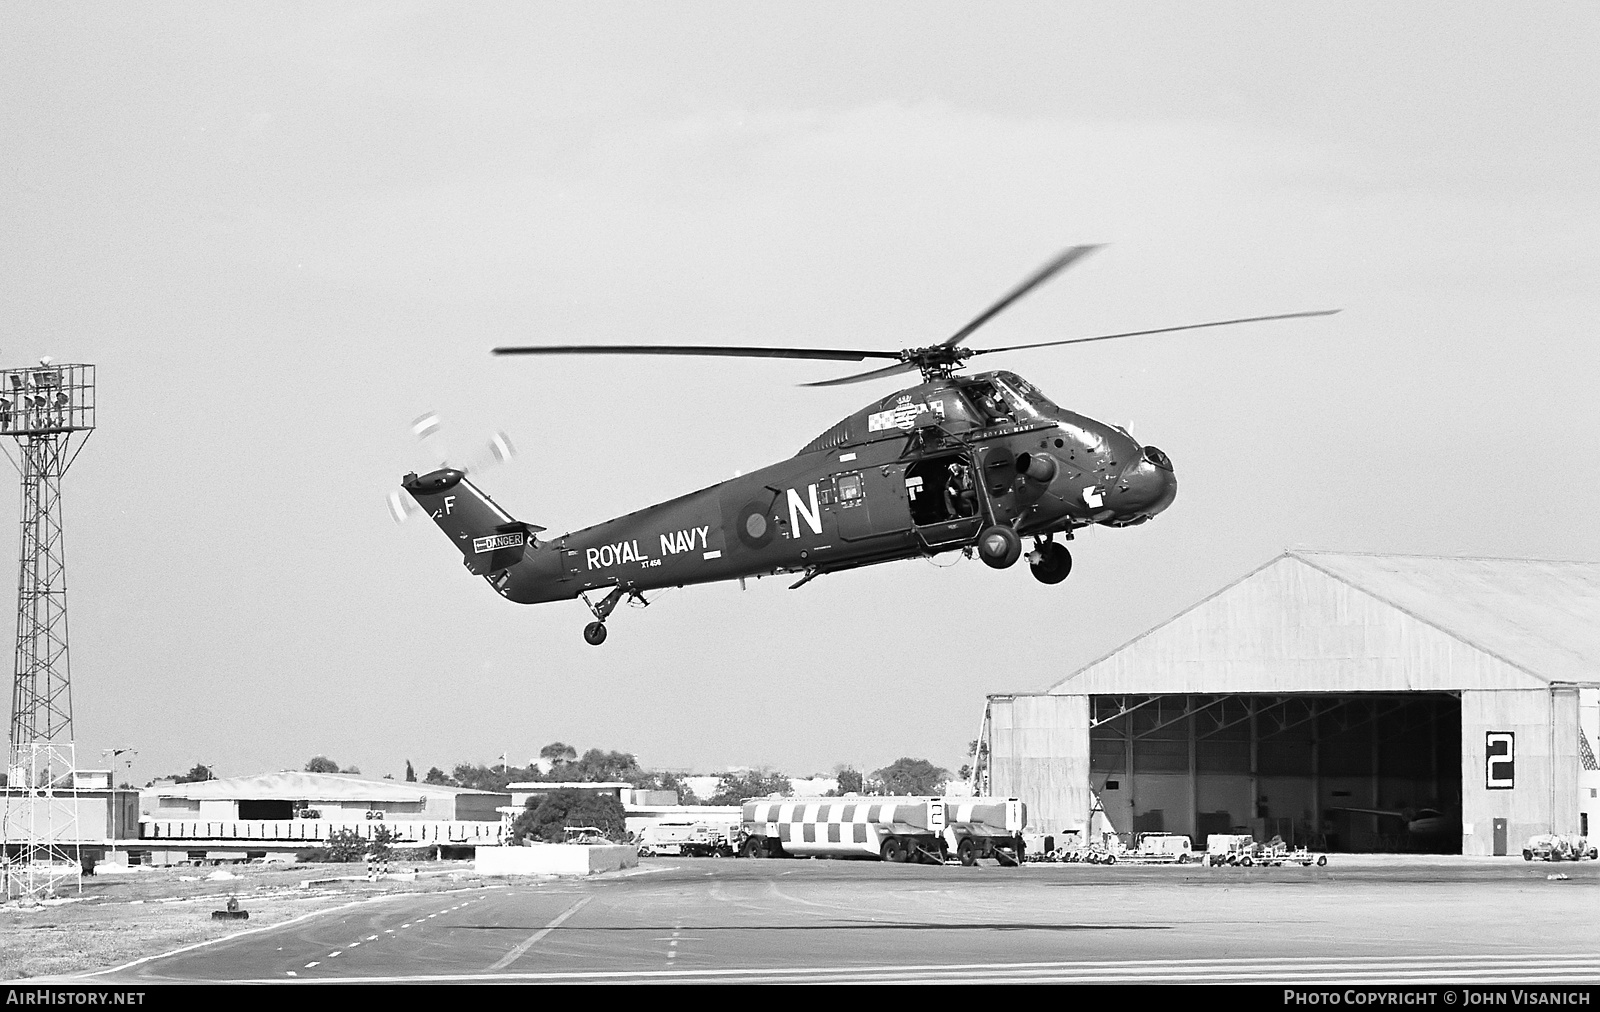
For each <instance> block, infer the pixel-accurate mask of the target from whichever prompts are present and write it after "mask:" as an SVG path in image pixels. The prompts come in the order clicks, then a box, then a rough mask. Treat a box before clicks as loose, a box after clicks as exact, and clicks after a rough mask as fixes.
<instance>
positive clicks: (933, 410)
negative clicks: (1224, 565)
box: [395, 246, 1332, 646]
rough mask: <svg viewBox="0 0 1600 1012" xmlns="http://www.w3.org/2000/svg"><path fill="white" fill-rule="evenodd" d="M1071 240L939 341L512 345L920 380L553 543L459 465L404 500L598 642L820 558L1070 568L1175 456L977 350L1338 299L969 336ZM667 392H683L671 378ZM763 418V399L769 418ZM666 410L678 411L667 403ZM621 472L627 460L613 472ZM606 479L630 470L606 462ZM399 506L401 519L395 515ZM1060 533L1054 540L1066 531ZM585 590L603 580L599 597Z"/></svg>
mask: <svg viewBox="0 0 1600 1012" xmlns="http://www.w3.org/2000/svg"><path fill="white" fill-rule="evenodd" d="M1095 248H1096V247H1094V246H1074V247H1072V248H1071V249H1067V250H1064V251H1063V252H1062V253H1060V254H1059V255H1057V256H1056V257H1055V258H1054V259H1053V260H1051V261H1050V262H1049V263H1047V264H1045V265H1044V266H1043V267H1042V268H1040V269H1039V270H1037V271H1035V272H1034V273H1033V274H1032V275H1030V276H1029V277H1028V278H1027V279H1026V280H1024V281H1023V282H1022V283H1021V284H1020V285H1018V286H1017V287H1015V288H1013V289H1012V290H1011V291H1010V292H1008V293H1007V294H1006V295H1004V296H1003V297H1002V298H1001V299H1000V300H999V301H998V302H996V303H994V304H993V305H991V306H990V307H989V308H988V309H986V310H984V311H983V312H982V313H980V314H979V315H978V316H977V317H976V318H974V319H973V320H972V321H971V322H970V323H968V324H967V325H966V326H964V327H962V328H961V329H960V330H958V331H956V332H955V333H954V334H952V335H951V336H950V337H948V338H947V339H945V340H944V341H943V342H941V343H938V344H933V345H929V346H927V347H920V348H904V349H893V350H892V349H876V350H866V351H857V350H847V349H837V348H831V349H830V348H776V347H750V346H687V345H549V346H537V347H526V346H524V347H500V348H496V349H494V352H495V354H497V355H518V356H526V355H575V354H581V355H608V356H614V355H694V356H710V357H721V358H727V357H739V358H787V359H806V360H813V361H816V360H820V361H836V362H864V361H867V360H878V361H885V362H888V363H890V364H889V365H886V366H884V367H882V368H879V369H874V370H872V371H870V372H866V373H862V374H858V375H853V376H847V377H842V378H839V379H832V380H824V381H821V382H817V383H811V384H807V385H809V386H832V385H836V384H839V383H853V382H857V381H860V380H871V379H877V378H882V377H888V376H896V375H900V374H903V373H907V372H921V373H922V378H923V382H922V383H921V384H919V385H917V386H914V387H908V388H906V389H904V390H901V391H899V392H898V393H894V394H890V395H889V396H887V397H882V398H879V399H878V400H876V401H874V402H872V403H870V404H867V405H866V406H864V407H862V408H861V409H860V410H858V411H856V412H854V413H853V414H851V415H849V416H848V417H846V418H844V419H843V420H841V421H839V422H838V423H836V424H834V425H833V426H832V427H830V428H828V429H826V430H824V431H823V432H822V433H821V434H820V435H818V436H817V437H816V438H815V439H813V440H812V441H811V442H810V443H808V444H806V446H805V447H803V448H802V449H801V451H800V452H799V453H798V454H797V455H795V456H794V457H793V458H791V459H789V460H786V461H782V462H780V463H776V464H773V465H770V466H768V467H763V468H761V469H759V470H756V471H753V472H750V473H748V474H744V475H740V476H737V477H734V478H731V479H729V480H727V481H724V482H721V483H719V484H716V485H712V486H709V487H707V488H703V489H701V490H699V491H697V492H691V493H689V494H687V495H684V496H681V497H679V498H676V499H673V500H670V501H668V502H664V503H658V504H656V505H653V506H648V507H646V508H644V509H641V510H638V511H636V512H633V513H630V514H627V515H626V516H621V517H618V518H616V519H613V520H609V521H606V522H604V523H601V524H597V525H595V526H593V527H588V528H585V529H582V530H577V531H573V532H571V533H569V534H564V535H560V536H557V537H554V538H549V539H547V540H546V541H544V542H541V541H540V540H539V538H538V535H539V534H541V533H543V532H544V528H543V527H539V526H537V525H534V524H528V523H524V522H521V521H519V520H516V519H514V518H513V517H512V516H511V515H510V514H509V513H507V512H506V511H505V510H503V509H501V508H500V507H499V506H498V505H496V504H495V503H494V501H493V500H491V499H490V498H489V497H488V496H487V495H485V494H484V493H482V492H481V491H480V490H479V489H478V488H477V487H476V486H475V485H474V484H473V483H472V482H471V481H469V480H468V479H467V475H466V472H465V471H464V470H460V469H457V468H449V467H445V468H441V469H439V470H436V471H432V472H429V473H427V474H423V475H420V476H419V475H417V474H416V473H411V474H407V475H406V476H405V477H404V478H403V479H402V481H401V488H402V489H403V491H404V492H405V493H406V494H407V495H408V496H409V497H410V499H411V500H412V502H414V504H415V505H414V506H407V505H406V504H405V500H404V499H403V498H398V497H397V499H396V500H395V501H396V502H397V503H399V504H400V506H399V509H400V510H404V509H408V508H410V509H417V510H420V511H421V512H422V513H423V514H425V515H427V516H429V517H432V518H433V520H434V521H435V522H436V523H437V524H438V525H439V527H440V528H441V529H442V530H443V531H444V532H445V534H446V535H447V536H448V537H449V538H450V540H451V541H452V542H453V543H454V544H455V545H456V546H457V548H458V549H459V550H460V552H461V554H462V556H463V558H464V561H465V564H466V567H467V569H468V571H470V572H471V573H472V574H473V575H474V576H481V577H483V578H484V580H485V581H486V582H488V583H489V585H490V586H491V587H493V589H494V590H495V592H496V593H498V594H499V595H500V596H502V597H504V598H505V599H506V600H508V601H514V602H516V603H518V604H536V603H540V602H547V601H565V600H571V599H573V598H579V597H581V598H582V599H583V601H584V603H585V604H586V605H588V607H589V609H590V611H591V612H592V614H593V615H594V619H595V620H594V621H593V622H590V623H589V624H588V625H587V626H586V627H585V628H584V633H583V635H584V639H585V641H587V642H588V643H589V644H591V645H593V646H598V645H600V644H601V643H603V642H604V641H605V638H606V624H605V623H606V620H607V619H608V618H609V617H610V615H611V613H612V612H613V611H614V610H615V609H616V606H617V605H618V604H619V603H621V602H622V601H623V600H630V601H634V602H638V603H640V604H646V603H648V602H647V601H646V599H645V597H644V594H645V592H647V591H655V590H660V589H665V588H669V587H682V586H687V585H689V584H699V583H710V582H714V581H718V580H743V579H745V578H747V577H759V576H769V575H774V574H778V573H799V574H802V575H801V578H800V580H799V581H798V582H796V583H795V584H794V586H795V587H799V586H801V585H802V584H804V583H806V582H808V581H810V580H812V579H815V578H816V577H818V576H821V575H824V574H827V573H836V572H841V571H844V570H849V569H855V568H858V567H861V566H870V565H877V564H879V563H882V562H892V561H896V560H901V559H913V558H919V557H930V556H933V555H937V554H940V553H945V552H952V551H962V552H966V553H968V554H975V555H977V556H979V557H980V558H982V559H983V561H984V563H985V564H987V565H989V566H992V567H994V568H996V569H1004V568H1007V567H1010V566H1013V565H1015V564H1016V562H1017V561H1018V560H1019V559H1020V558H1022V557H1023V553H1024V544H1023V539H1024V538H1030V539H1032V541H1033V546H1032V548H1031V550H1028V551H1027V559H1028V562H1029V568H1030V569H1031V570H1032V572H1033V575H1034V577H1035V578H1037V579H1038V580H1039V581H1040V582H1042V583H1047V584H1057V583H1060V582H1061V581H1062V580H1064V579H1066V577H1067V575H1068V574H1069V573H1070V572H1071V571H1072V556H1071V554H1070V552H1069V551H1068V549H1067V547H1066V545H1065V544H1064V543H1063V542H1064V541H1067V540H1070V539H1072V537H1073V534H1074V532H1075V531H1077V530H1080V529H1087V528H1090V527H1092V526H1094V525H1101V526H1105V527H1112V528H1121V527H1132V526H1135V525H1137V524H1142V523H1145V522H1146V521H1148V520H1150V519H1152V518H1153V517H1155V516H1157V515H1158V514H1160V513H1161V512H1162V511H1163V510H1165V509H1166V508H1167V507H1168V506H1170V505H1171V504H1172V501H1173V499H1174V497H1175V496H1176V495H1177V491H1178V484H1177V477H1176V475H1175V472H1174V470H1173V465H1172V461H1171V460H1170V459H1168V457H1167V455H1166V454H1165V453H1163V452H1161V450H1159V449H1157V448H1156V447H1154V446H1149V445H1141V444H1140V443H1138V442H1137V441H1136V440H1134V438H1133V437H1132V436H1130V435H1129V434H1128V433H1127V432H1126V431H1125V430H1124V429H1122V428H1121V427H1120V426H1116V425H1108V424H1106V423H1104V422H1100V421H1097V420H1095V419H1092V418H1089V417H1087V416H1085V415H1080V414H1078V413H1076V412H1073V411H1069V410H1066V409H1064V408H1061V407H1058V406H1057V405H1055V404H1054V403H1052V402H1051V401H1050V400H1049V398H1047V397H1046V396H1045V395H1044V394H1043V393H1042V392H1040V391H1039V390H1038V389H1037V388H1036V387H1034V386H1033V385H1032V384H1031V383H1029V382H1028V381H1027V380H1025V379H1023V378H1021V377H1020V376H1017V375H1016V374H1014V373H1010V372H1000V371H995V372H987V373H980V374H978V375H976V376H970V377H968V376H956V375H955V372H956V371H957V370H959V369H961V368H963V367H964V366H965V363H966V362H967V360H968V359H969V358H971V357H972V356H973V355H978V354H987V353H989V352H999V351H1018V350H1022V349H1025V348H1042V347H1053V346H1057V345H1066V344H1076V343H1082V342H1088V341H1103V340H1109V339H1111V338H1123V337H1133V336H1136V335H1139V334H1153V333H1167V332H1171V331H1180V330H1194V329H1199V328H1202V327H1215V326H1222V325H1224V324H1235V323H1253V322H1260V321H1264V320H1279V319H1290V318H1294V317H1303V316H1316V315H1326V313H1327V312H1332V311H1318V312H1313V313H1287V314H1279V315H1276V316H1270V317H1268V316H1261V317H1249V318H1243V319H1234V320H1221V321H1216V322H1212V323H1202V324H1190V325H1185V326H1180V327H1164V328H1160V330H1145V331H1136V332H1124V333H1120V334H1103V335H1098V336H1094V337H1079V338H1066V339H1061V340H1053V341H1044V342H1035V343H1031V344H1023V345H1013V346H1011V347H1008V348H990V349H981V350H978V349H973V348H969V347H963V346H961V343H962V342H963V341H965V340H966V339H967V338H968V337H969V336H970V335H971V334H972V333H973V332H974V331H976V330H977V329H978V328H979V327H981V326H982V325H984V324H985V323H986V322H988V321H989V320H990V319H992V318H993V317H994V316H995V315H996V314H998V313H1000V312H1001V311H1003V310H1004V309H1005V308H1006V307H1008V306H1010V305H1011V304H1012V303H1013V302H1015V301H1016V300H1018V299H1020V298H1022V297H1023V296H1024V295H1026V294H1027V293H1029V292H1031V291H1033V290H1034V289H1035V288H1036V287H1038V286H1039V285H1041V284H1043V283H1044V282H1045V281H1046V280H1048V279H1049V278H1051V277H1054V276H1055V275H1056V274H1057V273H1059V272H1060V271H1062V270H1064V269H1066V268H1067V267H1068V266H1069V265H1071V264H1072V263H1074V262H1076V261H1077V260H1078V259H1080V258H1081V257H1083V256H1085V255H1086V254H1088V253H1090V252H1091V251H1093V250H1094V249H1095ZM668 394H669V396H668V397H667V398H666V399H665V402H664V404H665V405H670V404H671V403H672V397H673V396H676V393H675V392H671V391H669V392H668ZM757 416H758V417H759V413H757ZM659 424H664V425H670V424H672V422H671V415H670V414H667V415H664V416H663V418H662V419H661V421H660V423H659ZM619 470H620V473H619ZM607 471H608V473H609V476H610V478H611V479H612V480H615V479H617V478H621V479H622V480H626V469H625V468H622V469H619V468H618V467H616V465H615V464H614V463H608V466H607ZM397 515H403V513H401V512H397ZM1058 534H1059V535H1061V540H1060V541H1058V540H1056V535H1058ZM590 592H595V593H599V594H603V596H602V597H601V598H600V599H599V600H596V601H590V600H589V597H588V596H587V595H588V594H589V593H590Z"/></svg>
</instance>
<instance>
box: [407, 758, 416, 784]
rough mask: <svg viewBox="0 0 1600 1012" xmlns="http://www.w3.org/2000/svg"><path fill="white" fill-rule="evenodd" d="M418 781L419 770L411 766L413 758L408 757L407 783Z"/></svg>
mask: <svg viewBox="0 0 1600 1012" xmlns="http://www.w3.org/2000/svg"><path fill="white" fill-rule="evenodd" d="M416 782H417V771H416V770H414V769H412V768H411V760H410V759H407V760H406V783H408V784H414V783H416Z"/></svg>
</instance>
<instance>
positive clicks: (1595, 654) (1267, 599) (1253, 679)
mask: <svg viewBox="0 0 1600 1012" xmlns="http://www.w3.org/2000/svg"><path fill="white" fill-rule="evenodd" d="M1597 681H1600V563H1594V562H1551V561H1541V560H1533V559H1483V558H1444V557H1439V556H1411V555H1373V554H1355V553H1341V552H1309V551H1289V552H1285V553H1284V554H1283V555H1281V556H1279V557H1278V558H1276V559H1274V560H1272V561H1271V562H1268V563H1267V564H1266V565H1263V566H1261V567H1260V568H1258V569H1256V570H1255V571H1253V572H1251V573H1249V574H1247V575H1246V576H1244V577H1242V578H1241V579H1239V580H1236V581H1234V582H1233V583H1230V584H1228V585H1227V586H1225V587H1223V588H1222V589H1221V590H1218V591H1217V592H1216V593H1215V594H1212V595H1211V596H1209V597H1207V598H1206V599H1204V600H1202V601H1200V602H1199V603H1197V604H1195V605H1193V606H1191V607H1190V608H1187V609H1185V610H1184V611H1183V612H1182V613H1180V614H1178V615H1177V616H1175V617H1174V618H1172V619H1170V620H1168V621H1166V622H1163V623H1161V624H1160V625H1158V626H1156V627H1155V628H1153V629H1150V630H1148V631H1147V632H1145V633H1142V634H1140V635H1139V636H1138V637H1135V638H1134V639H1133V640H1131V641H1129V642H1128V643H1126V644H1124V645H1122V646H1121V647H1118V648H1117V649H1116V650H1114V651H1112V652H1111V653H1109V654H1107V655H1105V656H1104V657H1101V658H1100V659H1099V660H1096V661H1094V662H1092V663H1090V664H1087V665H1085V666H1084V667H1082V668H1080V669H1078V670H1077V671H1075V672H1073V673H1072V674H1070V675H1068V676H1067V677H1066V678H1064V679H1062V680H1061V681H1060V682H1057V683H1056V684H1055V685H1054V686H1052V687H1051V689H1050V690H1049V691H1050V692H1053V693H1067V694H1078V693H1088V694H1100V693H1116V692H1199V693H1206V692H1213V693H1214V692H1296V691H1324V692H1326V691H1337V692H1350V691H1411V690H1453V689H1462V688H1534V687H1538V686H1542V685H1547V684H1549V683H1551V682H1586V683H1591V684H1592V683H1595V682H1597Z"/></svg>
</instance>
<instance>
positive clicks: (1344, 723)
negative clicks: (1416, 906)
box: [975, 551, 1600, 857]
mask: <svg viewBox="0 0 1600 1012" xmlns="http://www.w3.org/2000/svg"><path fill="white" fill-rule="evenodd" d="M1597 740H1600V563H1596V562H1555V561H1547V560H1538V559H1473V558H1442V557H1437V556H1404V555H1366V554H1356V553H1337V552H1302V551H1293V552H1286V553H1284V554H1283V555H1282V556H1279V557H1278V558H1277V559H1274V560H1272V561H1270V562H1268V563H1266V564H1265V565H1263V566H1261V567H1260V568H1258V569H1256V570H1255V571H1253V572H1251V573H1247V574H1245V575H1244V576H1243V577H1241V578H1240V579H1238V580H1236V581H1234V582H1233V583H1231V584H1228V585H1227V586H1224V587H1221V588H1219V589H1218V590H1216V591H1215V592H1214V593H1212V594H1210V595H1208V596H1207V597H1205V598H1204V599H1202V600H1200V601H1198V602H1196V603H1194V604H1193V605H1191V606H1189V607H1188V608H1186V609H1184V610H1183V611H1181V612H1179V613H1178V614H1177V615H1175V616H1173V617H1172V618H1170V619H1168V620H1167V621H1165V622H1163V623H1161V624H1159V625H1157V626H1154V627H1153V628H1150V629H1148V630H1146V631H1145V632H1143V633H1141V634H1139V635H1138V636H1136V637H1134V638H1133V639H1131V640H1129V641H1128V642H1126V643H1124V644H1123V645H1122V646H1120V647H1117V648H1116V649H1114V650H1112V651H1111V652H1110V653H1107V654H1105V655H1103V656H1101V657H1100V658H1099V659H1098V660H1095V661H1092V662H1090V663H1089V664H1086V665H1084V666H1083V667H1080V668H1078V669H1077V670H1075V671H1071V672H1066V673H1064V677H1062V678H1060V680H1058V681H1056V682H1055V683H1054V684H1053V685H1051V686H1050V687H1049V688H1047V689H1044V690H1040V691H1033V692H1018V693H1001V694H993V695H990V696H989V697H988V700H987V703H986V706H985V711H984V723H983V731H982V734H981V737H980V742H981V744H980V747H979V754H978V759H977V761H976V763H975V765H977V766H978V767H979V769H980V775H979V778H978V779H979V783H978V787H979V788H980V789H981V790H982V791H983V792H985V793H989V794H997V795H1000V796H1005V797H1017V798H1020V799H1022V800H1023V801H1026V802H1027V804H1028V813H1029V816H1028V817H1029V822H1030V826H1031V828H1032V831H1034V832H1040V833H1046V834H1055V835H1057V836H1059V835H1061V834H1073V833H1082V834H1085V835H1086V837H1088V838H1094V837H1095V836H1097V835H1100V834H1104V833H1108V832H1109V833H1115V834H1116V835H1118V836H1120V837H1122V838H1123V839H1124V842H1127V841H1128V840H1131V839H1132V837H1133V836H1134V835H1136V834H1137V833H1141V832H1153V831H1162V832H1170V833H1185V834H1188V835H1189V836H1191V837H1192V838H1193V839H1194V842H1195V845H1196V846H1197V847H1202V846H1204V842H1205V839H1206V837H1207V836H1210V835H1214V834H1217V833H1228V834H1234V833H1237V834H1241V835H1243V834H1249V835H1251V836H1253V837H1255V838H1256V839H1257V840H1259V841H1261V842H1266V841H1269V840H1270V839H1271V838H1272V837H1274V836H1281V837H1283V839H1284V841H1285V842H1289V843H1295V844H1300V843H1304V844H1305V845H1307V846H1308V847H1315V848H1319V849H1320V848H1326V849H1329V850H1336V851H1400V852H1404V851H1437V852H1443V853H1463V854H1470V855H1482V856H1492V855H1510V856H1513V857H1516V856H1518V855H1520V853H1521V851H1522V850H1523V848H1524V847H1525V846H1526V845H1527V843H1528V841H1529V840H1530V839H1531V838H1532V837H1534V836H1537V835H1542V834H1562V835H1572V836H1574V837H1576V836H1580V835H1588V834H1590V833H1592V832H1594V826H1595V824H1596V822H1597V820H1600V762H1597V761H1596V759H1595V749H1594V747H1593V745H1592V743H1593V742H1595V741H1597Z"/></svg>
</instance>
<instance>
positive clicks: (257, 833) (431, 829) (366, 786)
mask: <svg viewBox="0 0 1600 1012" xmlns="http://www.w3.org/2000/svg"><path fill="white" fill-rule="evenodd" d="M510 800H511V795H510V794H507V793H504V792H496V791H480V790H474V789H471V788H465V787H442V786H439V785H437V784H421V783H416V782H414V781H396V780H368V779H365V778H363V777H359V776H356V775H354V774H343V773H302V772H297V771H292V770H285V771H283V772H279V773H263V774H260V775H258V776H253V777H232V778H229V779H227V780H204V781H198V782H195V783H187V784H157V785H152V786H151V787H149V788H146V789H145V790H144V791H143V792H142V793H141V795H140V807H141V812H142V814H141V817H140V824H139V844H140V846H139V847H138V848H130V850H133V852H134V856H133V860H140V859H145V860H149V861H151V862H152V863H155V864H165V863H171V862H175V861H201V860H209V861H216V860H243V859H250V858H267V859H271V858H274V857H283V858H293V857H297V856H304V855H306V854H307V853H309V852H311V851H314V850H317V849H319V848H322V847H325V846H327V845H328V844H329V843H330V842H332V841H333V840H334V839H336V838H337V837H338V836H339V835H340V834H344V835H346V836H348V835H349V834H351V833H354V834H355V835H357V836H359V837H361V838H363V839H368V840H371V839H378V838H382V837H384V836H387V838H388V840H389V841H390V843H391V844H392V845H395V846H401V847H412V848H417V849H424V850H431V851H433V852H434V853H436V854H440V855H447V854H448V853H452V852H460V853H464V852H465V850H466V848H469V847H473V846H482V845H495V844H499V843H500V842H502V840H503V839H504V826H503V824H502V822H501V809H502V808H504V807H505V806H506V804H507V802H509V801H510Z"/></svg>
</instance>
